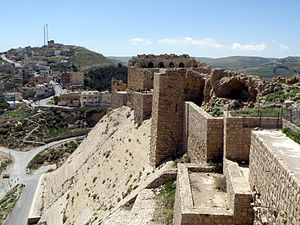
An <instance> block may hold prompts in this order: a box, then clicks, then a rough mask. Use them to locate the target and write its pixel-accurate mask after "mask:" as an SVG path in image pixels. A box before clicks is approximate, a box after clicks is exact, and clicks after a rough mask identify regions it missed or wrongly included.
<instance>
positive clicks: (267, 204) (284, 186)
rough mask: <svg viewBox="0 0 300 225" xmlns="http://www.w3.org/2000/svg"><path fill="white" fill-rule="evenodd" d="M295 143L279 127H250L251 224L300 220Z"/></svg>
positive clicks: (299, 172)
mask: <svg viewBox="0 0 300 225" xmlns="http://www.w3.org/2000/svg"><path fill="white" fill-rule="evenodd" d="M299 165H300V151H299V144H297V143H296V142H294V141H292V140H291V139H289V138H287V137H286V136H285V134H283V133H282V132H281V131H265V130H263V131H252V134H251V150H250V165H249V182H250V186H251V187H252V189H253V191H255V193H256V199H255V205H256V207H255V221H254V224H300V208H299V206H300V168H299Z"/></svg>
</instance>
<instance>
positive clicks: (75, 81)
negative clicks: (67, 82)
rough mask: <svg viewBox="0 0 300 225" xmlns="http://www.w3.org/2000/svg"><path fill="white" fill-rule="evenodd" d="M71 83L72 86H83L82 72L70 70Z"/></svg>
mask: <svg viewBox="0 0 300 225" xmlns="http://www.w3.org/2000/svg"><path fill="white" fill-rule="evenodd" d="M70 79H71V85H72V86H80V85H81V86H83V85H84V73H83V72H72V73H71V77H70Z"/></svg>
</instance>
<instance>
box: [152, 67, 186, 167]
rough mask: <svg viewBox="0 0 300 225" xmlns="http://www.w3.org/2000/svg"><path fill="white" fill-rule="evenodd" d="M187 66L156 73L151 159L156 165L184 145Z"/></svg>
mask: <svg viewBox="0 0 300 225" xmlns="http://www.w3.org/2000/svg"><path fill="white" fill-rule="evenodd" d="M184 76H185V70H184V69H179V70H174V71H162V72H161V73H155V74H154V84H153V86H154V91H153V101H152V124H151V146H150V150H151V156H150V160H151V163H152V164H153V165H155V166H157V165H158V164H159V163H161V162H162V161H163V160H165V159H166V158H168V157H169V156H172V155H174V153H176V148H178V147H180V146H181V145H182V136H183V135H182V134H183V133H182V130H183V111H184V109H183V108H184Z"/></svg>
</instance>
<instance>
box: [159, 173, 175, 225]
mask: <svg viewBox="0 0 300 225" xmlns="http://www.w3.org/2000/svg"><path fill="white" fill-rule="evenodd" d="M175 192H176V179H174V180H171V181H169V182H167V183H165V184H164V185H163V190H162V194H163V199H164V205H165V215H166V223H165V224H168V225H171V224H173V216H174V202H175Z"/></svg>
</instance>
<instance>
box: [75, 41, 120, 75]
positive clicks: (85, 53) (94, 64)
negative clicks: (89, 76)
mask: <svg viewBox="0 0 300 225" xmlns="http://www.w3.org/2000/svg"><path fill="white" fill-rule="evenodd" d="M70 60H71V62H72V63H73V64H74V65H75V66H76V68H78V69H80V70H81V71H88V70H90V69H95V68H99V67H103V66H109V65H116V64H117V61H116V60H113V59H109V58H106V57H104V56H103V55H102V54H100V53H97V52H94V51H91V50H89V49H86V48H84V47H75V48H74V54H72V56H71V57H70Z"/></svg>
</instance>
